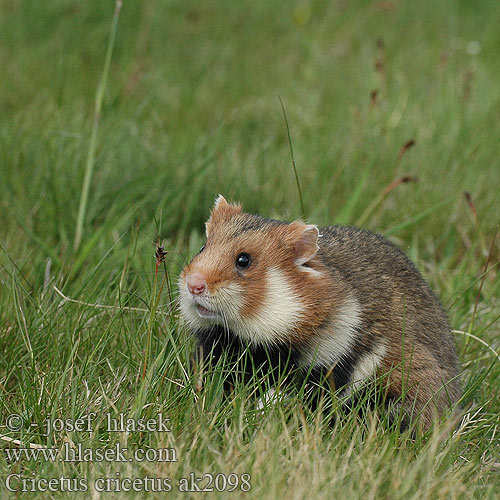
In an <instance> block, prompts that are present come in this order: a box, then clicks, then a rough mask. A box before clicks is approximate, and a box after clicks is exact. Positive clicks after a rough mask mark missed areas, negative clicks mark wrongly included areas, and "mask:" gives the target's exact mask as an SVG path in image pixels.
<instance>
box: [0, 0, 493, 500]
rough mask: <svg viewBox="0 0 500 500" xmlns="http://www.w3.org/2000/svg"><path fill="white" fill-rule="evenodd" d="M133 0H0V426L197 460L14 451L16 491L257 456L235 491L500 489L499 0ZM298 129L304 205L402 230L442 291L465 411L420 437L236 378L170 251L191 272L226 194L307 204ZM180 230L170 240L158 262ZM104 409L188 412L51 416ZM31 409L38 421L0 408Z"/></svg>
mask: <svg viewBox="0 0 500 500" xmlns="http://www.w3.org/2000/svg"><path fill="white" fill-rule="evenodd" d="M116 6H117V4H115V2H111V1H108V2H98V1H88V2H76V1H70V0H52V1H51V2H35V1H28V0H26V1H17V0H3V1H2V2H1V3H0V76H1V82H2V83H1V87H0V179H1V182H0V266H1V268H0V408H1V411H0V416H1V419H0V434H1V435H2V436H6V437H8V438H9V437H10V438H11V439H15V440H17V443H16V442H14V443H13V442H10V443H7V442H5V446H29V444H30V443H31V444H34V445H41V446H49V447H51V446H55V447H60V446H62V444H63V443H64V442H70V443H77V442H82V443H83V445H84V446H86V447H94V448H96V447H112V446H113V445H114V444H115V443H116V442H120V443H121V444H122V445H123V446H128V447H130V448H134V447H143V448H147V447H152V448H160V447H167V446H169V447H175V449H176V451H177V455H178V461H177V462H171V463H163V464H161V463H151V462H140V463H139V462H132V463H127V464H119V463H107V462H101V463H97V462H94V463H86V464H85V463H82V464H68V463H60V462H56V463H50V462H44V461H38V462H36V461H23V462H20V463H9V462H8V461H7V460H6V458H5V456H4V455H3V454H0V471H1V472H0V474H1V476H2V480H1V481H0V490H2V494H4V495H7V494H9V492H8V491H6V489H5V484H4V478H5V477H6V476H7V475H8V474H9V473H12V472H17V473H21V474H22V475H23V476H26V477H33V474H34V476H35V477H59V476H61V475H64V476H66V477H87V478H96V477H100V476H111V477H113V475H114V474H115V472H117V471H118V472H120V473H121V475H122V476H123V477H143V476H145V475H148V476H155V477H170V478H172V479H173V481H174V483H173V484H175V481H176V480H178V479H179V478H181V477H186V476H187V475H188V474H189V473H190V472H194V473H195V474H197V475H198V476H201V475H203V474H204V473H212V474H217V473H218V472H223V473H226V474H229V473H232V472H234V473H237V474H242V473H249V474H251V478H252V479H251V483H252V489H251V491H250V492H248V493H242V492H239V493H238V492H236V493H237V494H236V495H235V493H233V494H231V495H232V496H235V497H237V496H241V497H243V498H285V497H286V498H325V499H330V498H337V497H341V496H342V497H345V498H391V499H392V498H415V499H417V498H418V499H420V498H498V495H499V494H500V484H499V483H500V481H499V474H500V449H499V448H500V446H499V445H500V440H499V436H500V417H499V413H500V403H499V401H500V394H499V387H500V382H499V377H500V359H499V358H498V356H497V353H498V352H499V351H500V340H499V338H500V336H499V331H500V330H499V328H500V320H499V314H500V280H499V276H498V270H499V255H500V252H499V249H500V235H498V236H495V235H496V230H497V228H498V224H499V222H500V199H499V188H500V160H499V154H498V153H499V144H500V85H499V84H498V82H499V80H500V62H499V61H500V60H499V58H498V47H499V46H500V31H499V30H498V26H499V25H500V7H499V6H498V4H497V2H494V1H483V2H472V1H465V0H463V1H451V0H447V1H443V2H430V1H423V2H406V1H405V2H390V1H389V2H386V1H376V2H373V1H363V0H353V1H340V0H337V1H333V2H320V1H299V2H296V1H294V2H278V1H274V0H272V1H268V2H249V1H231V2H230V1H223V0H217V1H206V0H200V1H196V2H181V1H159V0H158V1H155V2H139V1H137V2H131V1H127V0H125V1H124V2H123V4H121V9H119V10H118V9H117V8H116ZM118 6H119V7H120V5H118ZM113 23H114V24H113ZM106 61H107V62H106ZM280 99H281V100H282V103H283V105H284V108H285V110H286V116H287V119H288V126H289V130H287V126H286V124H285V120H284V116H283V112H282V107H281V103H280ZM288 132H289V133H290V138H291V143H292V146H293V154H294V160H295V165H296V168H297V175H298V179H299V182H300V187H301V191H302V198H303V205H304V212H305V215H306V218H307V220H308V221H310V222H314V223H316V224H318V225H328V224H332V223H342V224H357V225H360V226H362V227H366V228H370V229H372V230H375V231H377V232H380V233H382V234H385V235H386V236H388V237H390V238H391V239H392V240H393V241H395V242H396V244H398V245H399V246H400V247H401V248H402V249H403V250H405V251H406V252H407V253H408V255H409V256H410V257H411V258H412V259H413V260H414V261H415V262H416V264H417V266H418V267H419V269H420V270H421V271H422V273H423V274H424V276H425V277H426V278H427V280H428V281H429V282H430V283H431V285H432V287H433V289H434V290H435V291H436V293H437V294H438V295H439V297H440V298H441V300H442V302H443V304H444V305H445V307H446V309H447V310H448V313H449V317H450V322H451V324H452V328H453V330H454V332H455V333H454V335H455V339H456V343H457V347H458V351H459V355H460V359H461V362H462V367H463V376H462V380H463V387H464V391H465V397H464V401H463V403H464V408H465V410H464V416H463V419H462V420H460V419H458V420H455V421H453V420H448V421H444V422H442V423H441V424H440V425H438V426H436V427H435V428H434V429H433V430H432V431H431V432H429V433H427V434H425V435H419V436H411V435H407V434H400V433H399V432H397V431H396V430H395V429H391V428H388V427H387V426H386V425H384V424H383V422H380V419H381V417H380V415H377V413H373V412H372V413H370V412H368V414H367V415H366V417H365V418H364V419H362V420H359V419H358V418H357V417H356V416H355V415H351V416H348V417H347V418H345V419H340V420H338V421H337V423H336V424H335V425H334V426H333V427H331V426H329V425H328V424H327V423H326V422H325V421H324V419H322V414H321V412H312V411H309V410H308V409H307V408H304V406H303V404H302V401H301V399H300V395H299V396H296V397H294V398H292V399H288V400H286V401H281V402H278V403H276V404H275V405H271V406H270V407H268V408H266V409H265V411H264V413H263V414H258V413H256V410H255V405H254V404H253V403H252V397H251V393H252V390H253V389H254V387H252V386H245V385H244V384H241V386H238V387H236V388H235V391H234V393H233V395H232V397H231V398H229V400H224V399H223V398H222V395H221V390H222V383H223V379H224V376H225V374H226V371H227V367H226V366H224V364H222V365H221V366H218V367H217V369H216V370H214V371H213V372H210V373H204V374H193V373H191V371H190V368H189V356H190V353H191V350H192V346H193V342H192V339H191V338H190V337H189V335H188V333H187V332H186V330H185V329H184V328H183V326H182V324H181V323H180V322H179V317H178V313H177V311H176V310H175V308H173V307H170V302H171V297H169V293H168V290H167V288H168V287H166V286H162V287H161V285H162V280H163V279H164V276H165V272H167V273H168V275H169V276H170V279H171V281H172V282H173V283H175V281H176V277H177V275H178V273H179V272H180V270H181V268H182V266H183V265H184V264H185V263H186V261H187V260H188V259H189V258H190V256H191V255H193V253H194V252H196V251H197V250H198V248H199V247H200V246H201V245H202V244H203V239H204V227H203V223H204V221H205V219H206V218H207V215H208V211H209V208H210V206H211V205H212V203H213V200H214V198H215V196H216V195H217V194H219V193H223V194H224V196H225V197H226V198H228V199H233V200H239V201H241V202H243V205H244V207H245V209H246V210H247V211H250V212H254V213H259V214H262V215H264V216H268V217H274V218H282V219H288V220H291V219H294V218H297V217H300V216H301V215H302V208H301V203H300V199H299V194H298V191H297V184H296V178H295V174H294V171H293V168H292V161H291V156H290V143H289V137H288ZM86 178H87V180H86V181H85V179H86ZM403 180H405V181H407V182H403ZM158 238H160V239H161V241H162V242H163V245H164V248H165V249H166V250H168V252H169V253H168V256H167V260H166V262H165V265H166V268H164V267H163V264H162V266H160V270H159V274H158V276H156V274H155V265H156V260H155V257H154V252H155V246H154V244H155V242H156V241H157V239H158ZM160 287H161V288H160ZM175 293H176V292H175V287H174V291H173V294H174V295H175ZM157 299H159V302H158V303H157ZM147 346H149V347H147ZM200 379H203V389H200ZM92 411H95V412H97V413H98V414H99V415H104V414H106V413H111V414H113V415H116V414H118V413H120V412H124V413H126V414H127V415H129V416H130V417H153V416H155V415H158V414H159V413H164V414H165V415H167V416H168V417H169V418H170V419H171V423H172V432H171V433H131V434H130V435H125V434H121V433H118V434H111V433H107V432H104V431H103V430H102V429H101V428H99V429H97V430H96V432H94V433H92V434H89V433H78V432H76V433H75V432H59V433H52V434H51V435H50V436H48V437H45V436H42V435H41V432H40V427H38V426H39V425H40V424H42V422H43V421H44V420H45V419H46V418H47V417H52V418H55V417H62V418H73V419H74V418H78V417H80V416H83V415H86V414H88V413H89V412H92ZM11 413H17V414H20V415H22V416H23V418H24V421H25V425H24V427H23V429H22V430H20V431H19V432H10V431H9V430H8V429H7V428H6V427H5V425H4V421H5V418H6V416H7V415H9V414H11ZM30 424H34V425H30ZM30 495H32V496H33V498H36V497H37V496H40V498H47V496H46V494H43V493H39V494H37V493H30ZM53 495H54V496H57V497H62V498H63V497H67V498H74V494H73V493H60V494H53ZM120 495H121V494H120V493H109V494H108V497H116V498H118V497H120ZM171 495H172V496H174V497H175V496H178V497H184V496H186V494H182V493H179V492H175V491H174V492H173V493H171ZM228 495H229V494H228V493H217V492H214V493H211V494H210V496H211V497H214V498H215V497H218V496H220V497H227V496H228ZM103 496H106V495H105V494H103ZM160 496H161V495H158V497H160ZM82 497H86V495H82ZM137 497H138V498H140V497H142V496H141V494H140V493H139V494H137Z"/></svg>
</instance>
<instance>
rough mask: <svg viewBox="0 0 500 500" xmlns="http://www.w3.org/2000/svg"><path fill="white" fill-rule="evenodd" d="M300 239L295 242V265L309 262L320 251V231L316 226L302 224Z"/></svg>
mask: <svg viewBox="0 0 500 500" xmlns="http://www.w3.org/2000/svg"><path fill="white" fill-rule="evenodd" d="M300 226H301V227H300V233H299V236H298V239H296V240H295V264H297V265H298V266H301V265H302V264H305V263H306V262H309V261H310V260H311V259H312V258H313V257H314V256H315V255H316V254H317V253H318V250H319V245H318V237H319V229H318V227H317V226H315V225H314V224H301V225H300Z"/></svg>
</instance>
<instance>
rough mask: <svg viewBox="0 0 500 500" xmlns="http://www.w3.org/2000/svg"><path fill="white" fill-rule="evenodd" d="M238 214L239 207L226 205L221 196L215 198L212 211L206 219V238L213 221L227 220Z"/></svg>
mask: <svg viewBox="0 0 500 500" xmlns="http://www.w3.org/2000/svg"><path fill="white" fill-rule="evenodd" d="M240 212H241V205H237V204H233V203H228V202H227V201H226V199H225V198H224V196H222V195H221V194H220V195H219V196H217V198H216V199H215V203H214V206H213V208H212V211H211V212H210V219H208V221H207V222H206V224H205V228H206V234H207V238H208V234H209V233H210V228H211V226H212V224H213V223H214V221H223V220H229V219H230V218H231V217H232V216H233V215H236V214H237V213H240Z"/></svg>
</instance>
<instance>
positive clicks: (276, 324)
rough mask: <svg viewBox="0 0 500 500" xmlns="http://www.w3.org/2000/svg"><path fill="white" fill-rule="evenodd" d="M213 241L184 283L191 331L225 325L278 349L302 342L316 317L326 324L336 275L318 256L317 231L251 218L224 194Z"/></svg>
mask: <svg viewBox="0 0 500 500" xmlns="http://www.w3.org/2000/svg"><path fill="white" fill-rule="evenodd" d="M206 236H207V239H206V243H205V245H204V246H203V247H202V249H201V250H200V252H199V253H198V254H197V255H196V256H195V257H194V258H193V259H192V261H191V262H190V263H189V264H188V265H187V266H186V267H185V268H184V270H183V271H182V273H181V276H180V279H179V288H180V306H181V313H182V316H183V318H184V320H185V321H186V323H187V325H188V326H189V328H190V329H191V330H193V331H195V332H200V333H202V332H203V331H207V330H210V329H212V328H214V326H221V327H223V328H225V329H227V330H229V331H231V332H232V333H233V334H235V335H237V336H238V337H240V339H242V340H243V341H245V342H248V343H256V344H260V345H277V344H281V343H288V344H289V343H290V342H292V343H293V342H297V341H299V339H300V337H301V335H303V333H301V332H302V331H303V330H305V328H306V325H307V326H308V327H309V329H310V326H311V315H313V317H315V318H316V319H317V321H318V322H320V321H321V320H322V316H323V317H324V315H325V314H326V311H327V310H328V308H329V305H328V304H327V302H328V301H329V293H328V292H326V291H325V290H328V286H326V287H325V285H328V283H329V277H328V276H327V274H328V273H327V270H326V269H325V268H324V266H323V264H322V263H321V261H320V260H319V259H318V258H317V256H316V254H317V252H318V250H319V246H318V237H319V231H318V228H317V227H316V226H314V225H309V224H304V223H303V222H299V221H296V222H292V223H288V222H281V221H275V220H270V219H265V218H263V217H260V216H258V215H252V214H247V213H244V212H243V211H242V208H241V206H240V205H235V204H229V203H228V202H227V201H226V200H225V199H224V198H223V197H222V196H219V197H218V198H217V200H216V202H215V205H214V207H213V209H212V212H211V215H210V218H209V220H208V221H207V223H206ZM321 290H322V291H323V292H321ZM323 309H324V311H323V312H324V314H320V312H321V311H320V310H323Z"/></svg>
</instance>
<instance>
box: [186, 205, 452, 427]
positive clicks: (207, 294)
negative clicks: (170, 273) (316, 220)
mask: <svg viewBox="0 0 500 500" xmlns="http://www.w3.org/2000/svg"><path fill="white" fill-rule="evenodd" d="M206 233H207V240H206V244H205V246H204V248H203V249H202V250H201V251H200V253H198V254H197V255H196V256H195V257H194V258H193V259H192V261H191V262H190V264H189V265H188V266H186V267H185V269H184V270H183V272H182V274H181V276H180V279H179V287H180V295H181V300H180V304H181V312H182V316H183V318H184V320H185V322H186V323H187V325H188V327H189V329H190V330H191V331H192V332H193V333H194V334H195V335H196V337H197V339H198V342H199V348H201V349H202V350H203V352H204V353H205V355H207V353H208V352H211V356H212V357H213V358H215V359H217V358H218V357H220V356H221V355H222V354H224V353H226V354H228V353H229V354H233V355H234V358H235V359H236V358H237V357H238V356H239V354H240V353H241V352H243V351H244V350H245V349H247V350H249V352H250V353H251V354H252V356H253V358H254V361H255V363H254V365H258V366H260V367H264V370H267V369H269V370H271V369H272V368H273V367H274V366H273V365H276V364H280V363H282V362H283V360H286V362H287V363H288V364H289V365H290V366H291V367H294V368H297V369H298V370H299V371H300V370H302V371H303V372H314V373H321V372H322V373H325V372H326V373H331V374H333V377H334V383H335V387H336V388H343V393H344V394H350V393H352V392H353V390H354V389H357V388H359V387H362V386H363V384H365V383H366V382H368V381H370V380H373V379H374V378H375V377H379V379H381V380H383V381H384V387H385V397H386V401H387V402H388V403H390V402H391V401H394V402H396V401H398V400H399V399H400V397H401V394H402V392H404V393H405V396H404V400H403V401H399V402H398V403H396V404H395V407H396V408H400V407H401V405H402V415H403V420H407V421H409V420H410V418H412V417H414V416H419V417H420V418H421V422H422V423H423V425H424V427H426V428H427V427H428V426H429V425H430V423H431V421H432V418H433V417H434V416H436V415H439V414H441V413H442V412H443V411H444V410H445V409H446V408H447V407H448V406H450V405H453V404H454V403H456V401H457V400H458V398H459V396H460V384H459V380H458V374H459V362H458V358H457V355H456V350H455V346H454V343H453V339H452V336H451V333H450V327H449V324H448V320H447V317H446V313H445V311H444V309H443V307H442V306H441V304H440V302H439V300H438V299H437V298H436V296H435V295H434V294H433V292H432V291H431V289H430V287H429V286H428V285H427V283H426V282H425V281H424V279H423V278H422V276H421V275H420V273H419V272H418V271H417V269H416V268H415V266H414V265H413V264H412V263H411V261H410V260H409V259H408V258H407V257H406V255H405V254H404V253H403V252H402V251H401V250H399V249H398V248H397V247H395V246H394V245H393V244H392V243H390V242H389V241H388V240H386V239H385V238H383V237H382V236H379V235H377V234H374V233H371V232H370V231H366V230H361V229H357V228H353V227H344V226H329V227H324V228H320V229H318V228H317V227H316V226H314V225H310V224H305V223H303V222H300V221H295V222H292V223H288V222H282V221H276V220H271V219H265V218H263V217H260V216H258V215H252V214H247V213H244V212H243V211H242V209H241V206H240V205H235V204H229V203H227V202H226V200H225V199H224V198H223V197H222V196H219V198H218V199H217V200H216V203H215V206H214V208H213V209H212V212H211V216H210V219H209V220H208V222H207V223H206ZM403 387H404V389H403ZM393 411H394V408H393Z"/></svg>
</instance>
